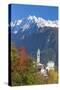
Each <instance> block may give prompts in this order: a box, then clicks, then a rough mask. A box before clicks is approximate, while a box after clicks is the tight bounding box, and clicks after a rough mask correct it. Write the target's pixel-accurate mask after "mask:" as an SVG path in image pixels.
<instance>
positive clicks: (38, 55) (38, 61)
mask: <svg viewBox="0 0 60 90" xmlns="http://www.w3.org/2000/svg"><path fill="white" fill-rule="evenodd" d="M37 63H40V49H39V48H38V50H37Z"/></svg>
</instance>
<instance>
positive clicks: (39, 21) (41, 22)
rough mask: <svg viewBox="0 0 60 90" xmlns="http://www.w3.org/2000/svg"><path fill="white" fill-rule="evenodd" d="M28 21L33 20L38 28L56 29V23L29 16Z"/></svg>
mask: <svg viewBox="0 0 60 90" xmlns="http://www.w3.org/2000/svg"><path fill="white" fill-rule="evenodd" d="M28 20H34V21H35V23H36V24H37V26H38V28H39V27H45V26H47V27H58V21H57V20H55V21H51V20H45V19H43V18H42V17H36V16H29V17H28Z"/></svg>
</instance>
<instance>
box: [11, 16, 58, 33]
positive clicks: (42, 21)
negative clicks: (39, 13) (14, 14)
mask: <svg viewBox="0 0 60 90" xmlns="http://www.w3.org/2000/svg"><path fill="white" fill-rule="evenodd" d="M26 20H27V21H31V22H32V23H36V24H37V26H38V28H40V27H58V21H57V20H53V21H52V20H45V19H44V18H42V17H36V16H31V15H30V16H28V17H27V18H26ZM22 22H24V20H23V19H21V20H15V21H14V22H13V21H12V22H11V23H10V26H11V27H15V26H16V25H21V23H22ZM23 27H24V28H23V31H24V30H25V28H28V27H29V24H26V25H23Z"/></svg>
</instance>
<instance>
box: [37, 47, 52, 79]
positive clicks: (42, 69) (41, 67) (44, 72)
mask: <svg viewBox="0 0 60 90" xmlns="http://www.w3.org/2000/svg"><path fill="white" fill-rule="evenodd" d="M40 54H41V52H40V49H39V48H38V50H37V69H38V72H39V73H41V74H42V75H43V76H45V77H48V71H49V70H50V69H52V70H54V62H53V61H50V62H49V63H47V66H45V65H44V64H42V63H41V58H40Z"/></svg>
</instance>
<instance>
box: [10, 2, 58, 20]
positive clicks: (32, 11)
mask: <svg viewBox="0 0 60 90" xmlns="http://www.w3.org/2000/svg"><path fill="white" fill-rule="evenodd" d="M29 15H32V16H37V17H42V18H44V19H50V20H57V19H58V7H54V6H53V7H52V6H36V5H23V4H22V5H20V4H12V5H11V20H13V21H14V20H16V19H22V18H24V17H27V16H29Z"/></svg>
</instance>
